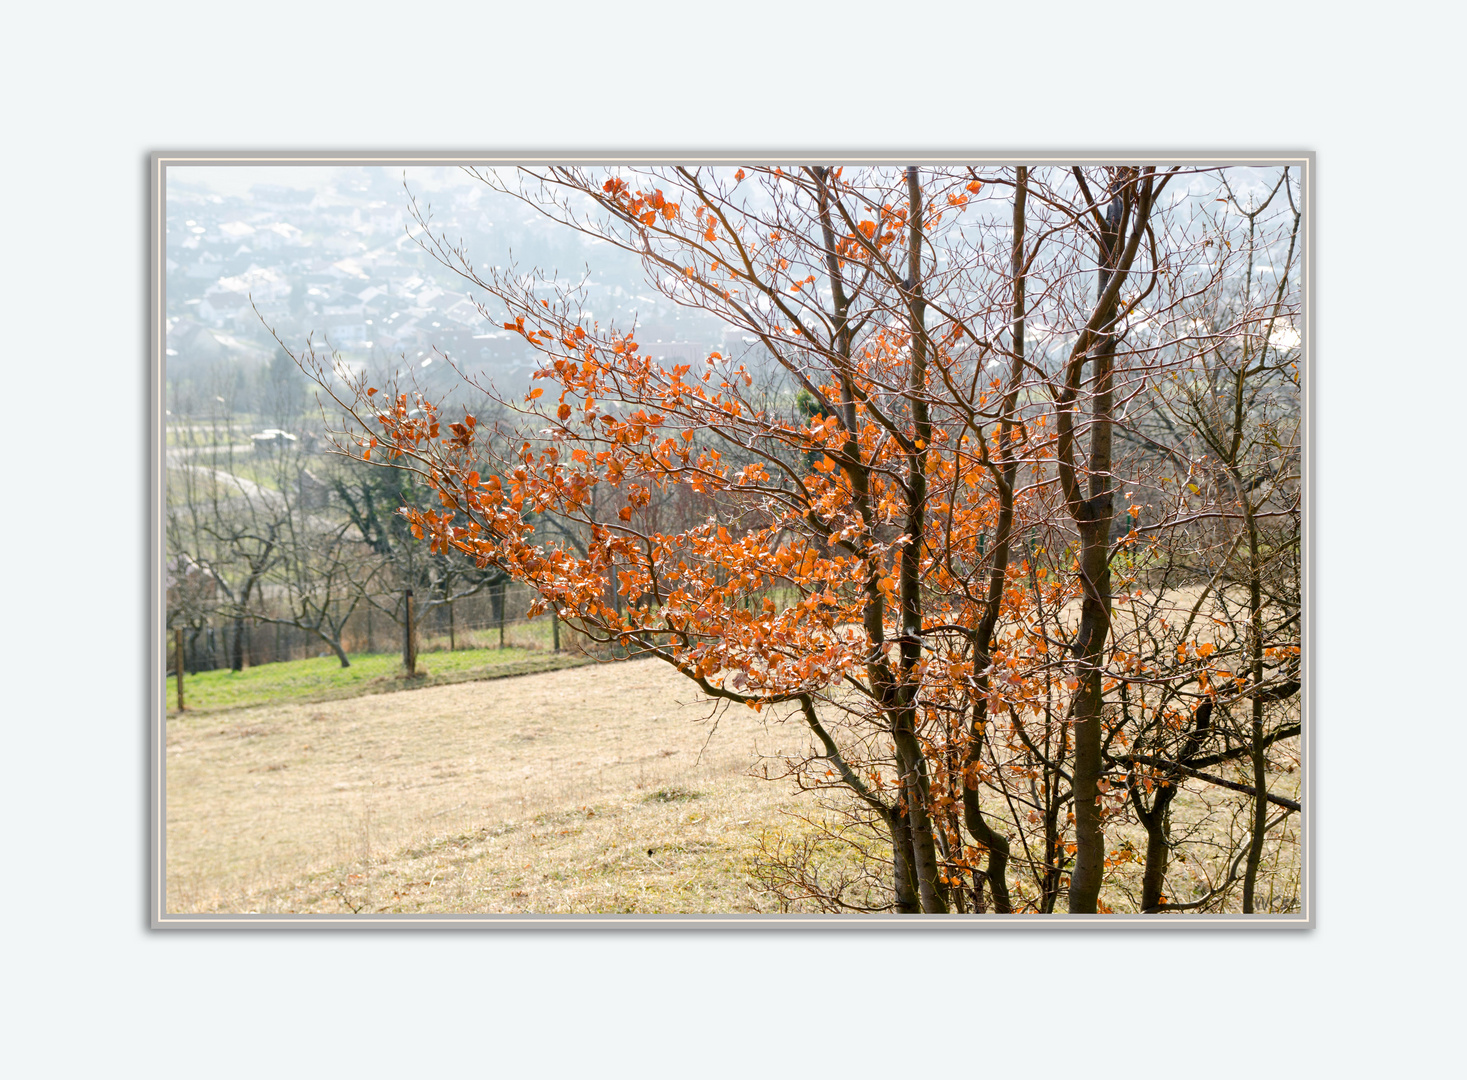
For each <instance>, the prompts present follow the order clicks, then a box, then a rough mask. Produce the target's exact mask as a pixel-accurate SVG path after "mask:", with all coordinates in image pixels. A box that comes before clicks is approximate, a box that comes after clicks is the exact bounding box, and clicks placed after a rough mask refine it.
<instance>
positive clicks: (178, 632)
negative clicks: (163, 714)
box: [173, 626, 183, 712]
mask: <svg viewBox="0 0 1467 1080" xmlns="http://www.w3.org/2000/svg"><path fill="white" fill-rule="evenodd" d="M173 671H174V674H175V675H176V676H177V678H178V711H179V712H183V627H181V626H175V627H174V628H173Z"/></svg>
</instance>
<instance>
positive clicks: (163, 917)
mask: <svg viewBox="0 0 1467 1080" xmlns="http://www.w3.org/2000/svg"><path fill="white" fill-rule="evenodd" d="M798 156H799V155H798V154H794V153H791V152H790V151H789V150H779V151H771V150H768V149H758V148H755V149H752V150H744V151H729V152H719V153H716V154H705V153H689V152H688V151H683V150H679V151H666V152H659V151H657V150H638V151H635V152H628V153H607V152H604V151H595V152H590V151H575V150H568V151H565V152H561V153H555V154H547V153H545V152H544V151H524V152H516V151H513V150H506V151H497V152H489V153H483V154H473V153H464V152H458V151H450V152H443V153H424V152H420V151H413V152H393V151H371V150H368V151H362V152H353V153H348V152H324V153H312V152H302V151H279V152H277V151H228V150H226V151H218V152H214V151H188V150H183V151H157V152H154V153H153V154H152V155H151V156H150V159H149V165H148V168H149V180H150V203H149V241H150V249H151V250H150V252H149V279H148V280H149V292H150V295H149V345H148V348H149V355H148V369H149V371H150V378H151V383H150V397H149V404H150V415H149V423H150V429H149V438H150V453H151V458H150V473H149V483H150V503H149V523H150V545H149V548H148V553H147V554H148V566H147V571H148V581H149V586H150V590H151V591H150V594H149V595H150V608H149V613H148V617H149V629H150V632H151V638H150V641H151V645H150V649H151V652H150V663H151V672H150V678H151V688H150V699H149V715H148V721H149V722H148V731H147V739H148V760H149V765H150V778H149V779H150V786H149V846H150V856H151V865H150V870H149V925H150V926H151V928H152V929H155V930H196V929H204V930H222V929H253V930H263V929H311V930H321V929H351V930H361V929H383V930H407V929H422V930H443V929H514V930H523V929H552V930H555V929H558V930H570V929H590V930H624V929H630V930H647V929H684V930H686V929H696V930H708V929H759V930H772V929H793V930H815V929H840V930H850V929H858V928H859V929H882V930H939V929H942V930H982V929H994V930H1080V929H1083V930H1095V929H1114V930H1119V929H1131V930H1134V929H1137V928H1146V929H1155V930H1158V931H1170V930H1197V929H1204V928H1205V929H1248V930H1260V929H1284V930H1288V929H1293V930H1309V929H1312V928H1314V926H1315V925H1316V909H1317V896H1316V881H1317V874H1316V872H1315V852H1316V847H1317V844H1316V841H1315V836H1316V829H1317V822H1316V800H1315V793H1316V788H1317V786H1318V785H1317V778H1316V774H1315V762H1316V754H1315V746H1316V743H1317V738H1318V720H1317V717H1316V716H1315V712H1314V701H1315V687H1314V678H1315V675H1314V672H1315V666H1316V665H1315V660H1314V654H1315V648H1316V646H1315V623H1316V618H1315V611H1316V607H1315V584H1314V580H1315V579H1314V564H1315V561H1316V559H1315V545H1316V537H1315V528H1314V523H1315V502H1314V493H1315V490H1316V484H1315V481H1314V474H1315V467H1316V461H1315V457H1316V455H1315V432H1316V416H1315V385H1316V378H1315V371H1316V364H1317V358H1316V356H1315V327H1314V320H1315V311H1316V303H1315V297H1314V290H1315V267H1316V264H1315V257H1314V237H1315V231H1316V230H1315V220H1314V215H1315V212H1316V199H1315V172H1316V163H1315V154H1314V153H1313V152H1312V151H1297V152H1279V151H1259V152H1249V151H1225V152H1221V151H1220V152H1200V153H1199V152H1190V151H1187V152H1179V151H1177V150H1174V149H1173V150H1165V149H1155V148H1150V149H1147V148H1141V149H1118V150H1116V151H1115V152H1107V153H1095V152H1093V151H1063V150H1061V151H1054V152H1047V153H1036V152H1034V151H1027V150H1026V151H1022V152H1015V151H974V152H973V153H971V154H968V153H963V154H955V153H953V152H952V151H951V150H946V151H939V152H933V153H930V154H923V153H914V152H912V151H910V150H908V151H903V152H902V153H900V154H891V153H882V152H875V151H872V150H869V149H861V148H856V149H853V150H851V151H850V152H846V153H841V152H832V151H829V150H823V151H821V152H820V154H819V157H820V158H821V159H822V160H830V161H842V162H848V163H851V164H870V165H905V164H910V163H912V162H916V163H919V164H931V165H948V164H968V163H972V164H983V165H1010V164H1026V165H1034V166H1037V165H1053V164H1064V165H1072V164H1081V165H1084V164H1095V165H1103V164H1117V163H1126V162H1135V161H1138V160H1142V161H1151V160H1155V161H1165V162H1166V163H1168V164H1180V165H1254V166H1284V165H1288V166H1293V167H1296V168H1298V169H1299V170H1300V173H1301V175H1302V189H1303V193H1304V195H1303V204H1304V205H1303V223H1302V233H1303V237H1304V240H1303V261H1302V269H1301V285H1302V288H1301V297H1302V303H1303V309H1304V317H1303V320H1302V342H1301V346H1300V348H1301V355H1302V381H1303V401H1302V407H1303V436H1302V445H1303V553H1302V615H1301V619H1302V628H1301V630H1302V636H1301V641H1302V653H1303V655H1302V672H1301V683H1302V687H1301V691H1300V693H1301V702H1300V708H1301V725H1302V732H1301V735H1300V749H1301V760H1302V769H1303V776H1302V779H1301V790H1302V795H1301V800H1300V801H1301V803H1302V805H1303V811H1302V814H1301V837H1300V841H1301V846H1302V853H1301V856H1302V869H1301V882H1300V910H1299V911H1298V912H1297V913H1293V914H1288V915H1272V914H1264V915H1189V916H1185V917H1168V916H1165V915H1162V916H1157V915H1098V916H1080V915H1056V916H1051V917H1038V916H1033V915H1011V916H998V915H947V916H938V915H906V916H892V915H856V914H852V915H839V916H831V915H803V914H801V915H780V914H762V915H520V914H513V915H510V914H502V915H501V914H473V915H469V914H462V915H458V914H452V915H450V914H443V915H365V914H364V915H349V914H343V915H325V914H322V915H275V914H250V915H243V914H242V915H227V914H184V913H170V912H168V911H167V910H166V895H167V888H166V886H167V882H166V875H165V871H166V863H167V860H166V853H167V835H166V822H167V813H166V808H167V803H166V800H167V790H166V764H167V762H166V758H167V736H166V728H167V719H166V685H165V675H164V672H165V669H166V664H167V657H166V655H165V646H164V633H165V626H166V613H165V597H164V581H165V574H164V565H165V559H164V551H165V537H164V513H165V505H164V503H165V490H164V483H165V453H164V415H165V404H164V402H165V397H164V395H165V378H166V355H165V352H166V325H165V323H166V317H167V316H166V299H167V298H166V274H165V261H166V260H165V226H166V215H167V205H166V196H167V176H168V170H169V169H171V168H175V167H192V166H216V167H217V166H251V165H254V166H266V165H268V166H282V165H296V166H302V165H306V166H357V165H387V166H452V165H480V166H513V165H521V164H526V165H528V164H535V165H543V164H552V163H557V164H559V163H565V164H585V165H619V164H625V165H644V164H664V163H669V162H678V163H686V164H709V165H717V164H729V165H734V164H749V163H760V162H775V161H788V160H790V159H792V158H795V157H798Z"/></svg>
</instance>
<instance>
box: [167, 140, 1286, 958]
mask: <svg viewBox="0 0 1467 1080" xmlns="http://www.w3.org/2000/svg"><path fill="white" fill-rule="evenodd" d="M1313 181H1314V159H1313V155H1312V154H1310V153H1303V152H1300V153H1260V154H1238V153H1228V154H1213V155H1198V154H1191V153H1186V154H1180V153H1175V152H1172V153H1167V152H1150V151H1148V152H1145V153H1137V152H1134V151H1127V152H1124V153H1117V154H1096V153H1055V154H1049V155H1046V154H1034V153H1026V154H1024V155H1022V156H1014V155H1003V154H988V155H985V154H978V153H975V154H972V155H954V154H951V153H946V154H932V155H926V156H921V155H917V156H913V155H911V154H907V155H905V156H903V157H901V158H900V159H899V158H897V157H895V156H892V155H887V154H882V153H878V152H853V153H850V154H846V155H839V156H835V157H829V158H821V159H820V160H814V159H810V160H806V159H803V158H801V157H799V156H798V155H791V154H789V153H788V152H779V153H761V152H748V153H741V154H735V153H729V154H720V155H700V154H689V153H686V152H682V153H678V154H675V155H674V154H669V155H665V156H656V155H639V156H633V155H620V156H618V155H613V154H566V155H563V156H556V155H545V154H543V153H541V154H536V155H533V156H530V155H525V156H513V155H508V154H505V155H498V156H496V155H494V154H484V155H478V156H474V155H464V154H454V155H437V156H435V155H428V154H391V153H369V154H287V153H219V154H213V153H162V152H160V153H156V154H154V155H153V158H152V182H153V202H152V245H153V250H152V293H153V296H152V305H153V306H152V311H151V317H152V320H153V338H152V348H153V357H152V360H153V371H154V386H153V410H154V415H153V420H154V427H153V438H154V458H153V477H152V479H153V485H154V490H153V497H154V501H153V507H152V510H153V529H154V548H153V552H152V557H153V559H154V564H153V570H154V573H155V582H156V588H155V590H154V595H153V604H154V609H153V613H152V619H153V642H154V647H155V649H156V653H155V656H154V671H153V675H154V678H155V694H156V697H155V702H154V709H153V728H152V732H151V737H152V746H151V761H152V768H153V778H152V780H153V788H152V815H153V817H152V837H151V841H152V848H153V866H152V876H151V890H152V901H151V903H152V910H151V913H150V914H151V920H152V925H153V926H154V927H155V928H189V927H212V928H218V927H386V928H405V927H426V928H441V927H482V926H491V927H495V926H497V927H578V926H589V927H602V928H611V927H638V928H645V927H663V926H665V927H697V928H707V927H722V926H729V927H787V926H793V927H809V928H813V927H835V928H840V927H852V926H863V927H864V926H870V927H916V928H924V929H933V928H940V927H958V928H975V927H1003V928H1015V927H1018V928H1054V927H1060V928H1065V927H1129V928H1135V927H1155V928H1162V929H1165V928H1179V927H1194V928H1195V927H1244V928H1249V927H1251V928H1258V927H1279V928H1289V927H1292V928H1308V927H1311V926H1312V925H1313V918H1314V915H1313V912H1314V903H1315V899H1314V885H1313V880H1314V879H1313V873H1312V863H1311V859H1312V853H1313V844H1312V840H1311V837H1312V829H1313V825H1314V820H1313V814H1312V810H1311V796H1312V792H1313V786H1314V785H1313V782H1312V781H1313V777H1312V771H1311V769H1312V765H1311V762H1312V754H1311V745H1312V724H1313V722H1314V719H1313V717H1312V715H1311V712H1310V701H1311V696H1310V670H1311V667H1310V635H1311V633H1312V619H1311V590H1310V577H1309V567H1310V545H1311V532H1310V527H1311V525H1310V522H1311V516H1310V491H1311V488H1310V468H1311V455H1310V438H1311V434H1310V432H1311V411H1310V392H1311V380H1310V371H1311V366H1312V364H1313V362H1314V361H1313V358H1312V352H1311V334H1310V320H1311V310H1312V309H1311V298H1312V285H1311V281H1312V278H1311V275H1312V261H1311V242H1312V240H1311V238H1312V235H1313V228H1312V222H1311V214H1312V207H1313V196H1312V187H1313Z"/></svg>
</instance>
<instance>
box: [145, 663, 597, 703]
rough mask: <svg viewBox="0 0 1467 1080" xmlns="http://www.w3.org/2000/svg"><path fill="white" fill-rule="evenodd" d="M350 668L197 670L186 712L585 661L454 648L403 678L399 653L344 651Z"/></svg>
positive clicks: (190, 678) (189, 682)
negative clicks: (349, 662) (351, 652)
mask: <svg viewBox="0 0 1467 1080" xmlns="http://www.w3.org/2000/svg"><path fill="white" fill-rule="evenodd" d="M347 659H348V660H350V661H351V666H350V667H345V668H344V667H342V666H341V661H339V660H337V659H336V657H335V656H322V657H313V658H311V659H309V660H283V661H280V662H278V663H273V664H261V665H259V666H258V667H251V668H245V669H244V670H243V671H230V670H228V669H227V668H226V669H222V670H218V671H200V672H198V673H197V674H193V675H189V674H185V675H184V682H183V698H184V706H185V711H186V712H195V711H199V712H211V711H218V710H220V709H239V708H245V707H248V706H253V705H268V704H276V703H285V702H317V701H331V700H335V699H340V698H350V697H360V696H361V695H363V694H381V693H389V692H391V691H394V690H404V689H417V688H420V687H424V686H438V685H444V684H448V683H456V682H469V681H473V680H478V679H489V678H496V677H504V676H508V675H524V674H529V673H531V672H537V671H554V670H558V669H560V668H564V667H572V666H574V665H576V664H580V663H585V662H586V661H585V659H584V657H581V656H576V655H572V654H569V653H561V654H558V655H557V654H552V653H548V652H545V651H543V650H539V649H525V648H515V647H506V648H503V649H492V648H490V649H459V650H457V651H454V652H448V651H443V652H424V653H419V654H418V673H417V676H416V677H415V678H413V679H407V678H405V677H404V676H403V669H402V656H401V654H399V653H356V654H348V656H347ZM177 706H178V687H177V684H176V682H175V680H174V678H173V677H171V676H170V677H169V679H168V715H169V716H176V715H177V714H178V709H177Z"/></svg>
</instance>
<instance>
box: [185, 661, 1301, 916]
mask: <svg viewBox="0 0 1467 1080" xmlns="http://www.w3.org/2000/svg"><path fill="white" fill-rule="evenodd" d="M711 715H712V714H711V706H710V704H709V703H708V702H707V701H705V700H702V699H701V698H700V697H699V696H698V695H697V694H696V692H695V691H694V690H693V689H692V687H691V686H690V684H689V683H688V682H687V681H686V680H685V679H683V678H682V676H680V675H678V674H677V673H675V672H673V671H672V670H671V669H669V668H667V667H666V666H664V665H662V664H659V663H656V662H650V661H649V662H632V663H618V664H609V665H590V666H585V667H577V668H571V669H566V670H561V671H552V672H544V673H539V674H532V675H524V676H517V677H511V678H503V679H496V680H493V681H485V682H472V683H461V684H457V685H448V686H437V687H428V688H424V689H420V690H414V691H410V692H407V693H398V694H385V695H374V696H366V697H359V698H354V699H349V700H340V701H326V702H316V703H297V704H282V705H270V706H259V707H251V708H241V709H235V710H229V711H224V712H216V713H212V714H189V713H185V714H184V715H183V716H170V717H169V720H168V747H167V749H168V775H167V811H168V825H167V830H168V831H167V876H168V898H167V903H168V910H169V911H170V912H190V913H192V912H215V913H245V912H295V913H330V914H341V913H345V912H354V913H371V914H378V913H417V912H534V913H540V914H548V913H562V912H564V913H622V912H628V913H674V912H718V913H756V912H764V911H780V910H793V911H799V910H816V908H814V907H813V906H810V907H806V906H804V902H802V901H798V900H796V901H795V902H794V903H788V902H785V903H783V904H782V901H781V900H780V898H779V897H778V896H776V895H774V894H773V893H772V892H770V891H769V890H768V889H767V888H766V887H765V886H764V885H762V884H761V883H760V882H761V879H760V876H759V875H758V874H757V873H756V865H757V863H758V862H759V861H760V860H761V859H763V858H765V857H766V855H767V853H768V851H770V850H773V849H778V848H780V847H781V846H782V845H783V846H785V848H786V850H789V849H793V848H800V847H802V846H809V845H810V844H811V843H812V842H814V846H813V848H812V849H811V850H812V852H813V857H812V859H811V864H812V866H813V867H814V868H815V869H816V870H818V871H819V872H820V873H821V874H822V875H824V876H825V877H827V878H828V877H830V876H831V875H833V874H842V873H846V874H850V873H851V872H853V871H857V870H859V867H858V865H857V863H858V861H859V856H858V855H857V854H856V853H855V851H854V849H852V848H850V847H848V846H846V845H843V844H831V843H825V844H821V843H819V842H816V841H817V838H818V835H819V834H818V830H817V829H816V828H815V827H814V826H812V825H811V824H810V821H809V820H806V819H813V820H815V821H820V820H826V821H833V820H838V819H836V818H833V817H829V816H827V814H826V811H825V810H824V809H823V808H822V807H821V805H820V802H819V800H818V799H817V798H816V797H814V796H813V795H812V794H808V793H807V794H803V795H802V794H800V793H798V792H797V791H796V790H795V789H794V787H793V785H792V784H791V783H790V782H788V781H775V782H771V781H768V780H765V779H763V778H762V776H760V775H759V774H760V773H761V771H762V766H763V765H765V764H768V765H769V766H770V769H769V771H770V772H771V773H776V772H778V771H780V766H781V762H780V760H779V759H781V758H782V757H783V756H784V755H786V754H796V755H799V754H803V752H804V751H806V750H807V748H808V745H809V741H808V736H807V735H806V733H805V731H804V728H803V725H802V724H800V723H799V721H798V720H794V721H791V722H789V723H781V722H780V721H779V720H778V718H777V717H773V718H772V717H771V714H770V712H769V711H766V712H765V713H764V714H763V715H762V716H760V715H756V714H755V713H753V712H751V711H749V710H746V709H737V708H735V709H729V710H727V711H725V712H723V713H722V714H721V715H720V716H719V718H718V720H717V723H716V725H715V724H714V723H712V722H711V721H710V720H709V717H710V716H711ZM769 759H775V760H772V761H771V760H769ZM1219 771H1220V772H1225V773H1227V774H1228V775H1232V776H1234V777H1235V778H1236V779H1238V780H1246V779H1247V777H1246V776H1245V775H1243V765H1242V763H1236V764H1235V766H1234V767H1233V768H1228V769H1220V770H1219ZM1270 789H1271V790H1273V791H1275V792H1277V793H1279V794H1283V795H1290V796H1297V792H1298V773H1297V765H1296V764H1295V765H1294V766H1293V767H1290V768H1288V770H1287V771H1286V772H1281V773H1278V774H1275V775H1274V776H1272V777H1271V778H1270ZM1239 807H1240V804H1239V803H1238V802H1237V800H1235V799H1234V800H1232V801H1231V802H1229V800H1228V799H1227V798H1226V796H1225V793H1224V792H1222V791H1220V790H1219V789H1217V788H1212V787H1209V786H1208V785H1205V784H1196V783H1189V784H1188V785H1186V787H1184V789H1183V791H1182V792H1181V793H1180V794H1179V796H1178V799H1177V802H1176V803H1175V804H1174V829H1175V830H1176V831H1177V833H1178V834H1179V835H1180V834H1185V835H1187V836H1188V837H1189V839H1190V841H1191V842H1192V845H1193V846H1192V847H1191V849H1190V850H1192V851H1193V853H1194V855H1193V858H1192V860H1191V861H1190V862H1189V861H1187V860H1186V858H1185V856H1184V857H1182V858H1181V859H1179V860H1177V861H1176V863H1175V864H1174V865H1173V867H1172V870H1171V874H1170V880H1171V888H1172V889H1173V890H1174V891H1175V892H1177V893H1178V894H1179V895H1177V896H1176V897H1174V899H1175V900H1176V901H1179V902H1186V901H1188V900H1191V899H1194V898H1200V897H1201V896H1203V895H1205V894H1206V892H1207V891H1208V889H1209V887H1210V885H1211V884H1214V883H1216V882H1217V881H1218V880H1220V878H1222V877H1225V876H1226V874H1227V864H1228V861H1229V860H1228V857H1227V855H1226V852H1228V851H1236V850H1239V845H1240V844H1241V842H1242V838H1243V836H1244V835H1245V833H1246V829H1247V816H1246V814H1245V813H1242V812H1241V811H1240V808H1239ZM1107 835H1108V837H1109V840H1110V843H1111V844H1112V845H1114V847H1113V850H1112V852H1111V857H1112V866H1111V869H1110V871H1109V873H1108V881H1109V887H1108V889H1107V898H1108V901H1109V902H1110V903H1111V905H1112V909H1113V910H1116V911H1124V910H1135V907H1134V906H1133V905H1132V904H1128V903H1127V902H1126V901H1127V899H1128V898H1130V899H1134V897H1135V895H1136V894H1137V889H1136V879H1138V878H1139V872H1140V863H1139V859H1138V857H1139V853H1140V851H1142V850H1144V848H1145V837H1144V833H1143V832H1142V831H1141V829H1140V828H1139V826H1132V827H1124V826H1121V825H1120V824H1119V823H1118V822H1117V823H1115V824H1114V825H1113V826H1112V827H1110V828H1109V829H1108V832H1107ZM1279 839H1282V840H1283V841H1284V842H1283V843H1279V842H1278V840H1279ZM881 854H885V853H884V852H882V853H881ZM1297 854H1298V848H1297V818H1293V819H1290V820H1289V821H1288V822H1287V823H1285V825H1284V827H1283V828H1282V829H1281V830H1277V836H1276V838H1275V839H1273V840H1271V842H1270V845H1269V849H1268V852H1267V858H1266V865H1265V868H1264V869H1265V872H1264V875H1263V882H1264V884H1263V888H1264V889H1265V892H1266V897H1265V900H1266V905H1267V907H1268V908H1270V909H1272V910H1280V908H1281V907H1282V908H1283V909H1288V908H1289V907H1291V906H1292V904H1293V903H1294V897H1296V896H1297V889H1298V865H1297ZM1017 888H1018V895H1016V900H1017V899H1019V898H1020V897H1021V896H1025V895H1027V894H1029V893H1031V892H1032V884H1031V885H1025V884H1024V883H1022V882H1021V883H1019V884H1018V886H1017Z"/></svg>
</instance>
